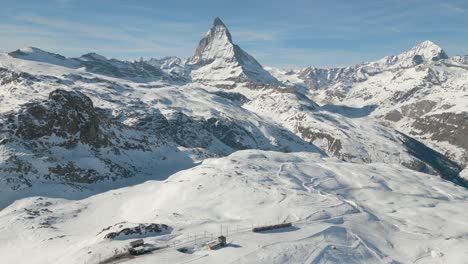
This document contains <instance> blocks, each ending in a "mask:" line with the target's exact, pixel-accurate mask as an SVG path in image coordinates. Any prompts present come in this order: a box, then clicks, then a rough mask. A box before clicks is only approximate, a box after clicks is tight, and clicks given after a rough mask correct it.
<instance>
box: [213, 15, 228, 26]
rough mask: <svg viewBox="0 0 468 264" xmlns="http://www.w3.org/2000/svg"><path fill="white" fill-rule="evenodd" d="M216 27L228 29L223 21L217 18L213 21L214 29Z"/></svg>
mask: <svg viewBox="0 0 468 264" xmlns="http://www.w3.org/2000/svg"><path fill="white" fill-rule="evenodd" d="M216 26H223V27H226V25H224V23H223V21H222V20H221V19H220V18H219V17H215V19H214V21H213V27H216Z"/></svg>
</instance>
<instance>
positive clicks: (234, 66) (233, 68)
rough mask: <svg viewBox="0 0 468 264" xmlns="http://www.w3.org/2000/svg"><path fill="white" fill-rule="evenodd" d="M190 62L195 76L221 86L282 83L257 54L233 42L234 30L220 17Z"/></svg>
mask: <svg viewBox="0 0 468 264" xmlns="http://www.w3.org/2000/svg"><path fill="white" fill-rule="evenodd" d="M187 65H189V66H191V67H193V70H192V71H191V76H192V79H193V80H195V81H200V82H204V83H210V84H213V85H215V86H218V87H234V86H236V85H238V84H241V83H243V84H245V83H248V84H249V85H250V86H252V87H254V86H267V85H279V84H280V83H279V81H278V80H276V79H275V78H274V77H273V76H272V75H271V74H270V73H269V72H268V71H266V70H265V69H263V67H262V65H260V63H258V62H257V60H255V58H254V57H252V56H251V55H249V54H248V53H246V52H245V51H243V50H242V49H241V48H240V47H239V46H238V45H235V44H233V42H232V37H231V33H230V32H229V30H228V29H227V27H226V26H225V25H224V23H223V22H222V21H221V19H219V18H215V20H214V22H213V27H212V28H211V29H210V30H209V31H208V33H206V35H205V37H204V38H203V39H202V40H200V43H199V45H198V48H197V49H196V51H195V54H194V55H193V56H192V57H191V58H189V59H188V61H187Z"/></svg>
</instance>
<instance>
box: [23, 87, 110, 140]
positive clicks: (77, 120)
mask: <svg viewBox="0 0 468 264" xmlns="http://www.w3.org/2000/svg"><path fill="white" fill-rule="evenodd" d="M17 118H18V122H17V123H18V129H17V131H16V135H17V136H19V137H21V138H23V139H27V140H31V139H38V138H41V137H43V136H51V135H53V134H54V135H57V136H59V137H62V138H67V139H68V140H69V141H70V142H73V141H74V140H77V139H79V141H81V142H84V143H87V144H90V145H92V146H95V147H99V146H102V145H106V143H107V142H106V139H105V137H102V136H100V135H99V125H100V120H99V117H98V115H97V114H96V111H95V109H94V106H93V103H92V101H91V99H89V98H88V97H87V96H85V95H84V94H82V93H80V92H77V91H65V90H55V91H53V92H51V93H50V94H49V100H48V101H45V102H36V103H30V104H28V105H26V107H25V108H24V109H22V111H21V112H20V114H18V117H17ZM75 136H76V137H77V139H74V138H73V137H75ZM71 145H74V144H73V143H72V144H71Z"/></svg>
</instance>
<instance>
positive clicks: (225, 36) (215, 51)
mask: <svg viewBox="0 0 468 264" xmlns="http://www.w3.org/2000/svg"><path fill="white" fill-rule="evenodd" d="M233 56H234V45H233V43H232V37H231V33H230V32H229V30H228V29H227V27H226V25H225V24H224V23H223V21H221V19H219V18H218V17H217V18H215V19H214V21H213V27H211V29H210V30H209V31H208V32H207V33H206V34H205V37H204V38H202V39H201V40H200V43H199V44H198V47H197V50H196V51H195V54H194V55H193V57H191V58H190V59H189V62H188V63H189V64H198V65H200V64H209V63H211V62H212V61H214V60H215V59H216V58H223V57H233Z"/></svg>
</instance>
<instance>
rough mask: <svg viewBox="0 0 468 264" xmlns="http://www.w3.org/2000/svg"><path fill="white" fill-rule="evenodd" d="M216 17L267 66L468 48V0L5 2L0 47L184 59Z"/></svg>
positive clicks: (0, 21)
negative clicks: (432, 47) (431, 45)
mask: <svg viewBox="0 0 468 264" xmlns="http://www.w3.org/2000/svg"><path fill="white" fill-rule="evenodd" d="M215 16H219V17H220V18H221V19H222V20H223V21H224V22H225V24H226V25H227V26H228V28H229V29H230V31H231V33H232V35H233V40H234V42H235V43H237V44H239V45H240V46H241V47H242V48H243V49H244V50H246V51H247V52H249V53H250V54H252V55H253V56H255V57H256V58H257V59H258V60H259V61H260V63H262V64H264V65H272V66H278V67H292V66H296V67H302V66H308V65H314V66H324V67H329V66H338V65H351V64H355V63H358V62H360V61H370V60H376V59H379V58H381V57H383V56H385V55H390V54H397V53H400V52H402V51H404V50H407V49H409V48H411V47H412V46H414V45H416V44H417V43H419V42H422V41H424V40H427V39H429V40H432V41H434V42H435V43H436V44H439V45H440V46H442V47H443V48H444V49H445V50H446V51H447V53H448V54H449V55H458V54H468V1H466V0H448V1H435V0H393V1H390V0H373V1H363V0H347V1H345V0H327V1H313V0H308V1H307V0H287V1H286V0H281V1H280V0H269V1H267V0H264V1H256V0H250V1H246V0H236V1H223V0H196V1H195V0H191V1H178V0H172V1H169V0H164V1H160V0H141V1H138V0H133V1H127V0H93V1H90V0H40V1H39V0H15V1H13V0H11V1H10V0H2V3H1V9H0V51H11V50H15V49H17V48H21V47H26V46H35V47H39V48H42V49H45V50H48V51H51V52H56V53H60V54H63V55H65V56H69V57H71V56H79V55H81V54H83V53H87V52H97V53H100V54H102V55H105V56H107V57H113V58H120V59H137V58H139V57H163V56H168V55H176V56H180V57H187V56H190V55H192V54H193V52H194V50H195V48H196V46H197V44H198V41H199V40H200V38H201V37H202V36H203V34H204V33H205V32H206V31H207V30H208V29H209V27H210V26H211V23H212V20H213V18H214V17H215Z"/></svg>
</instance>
